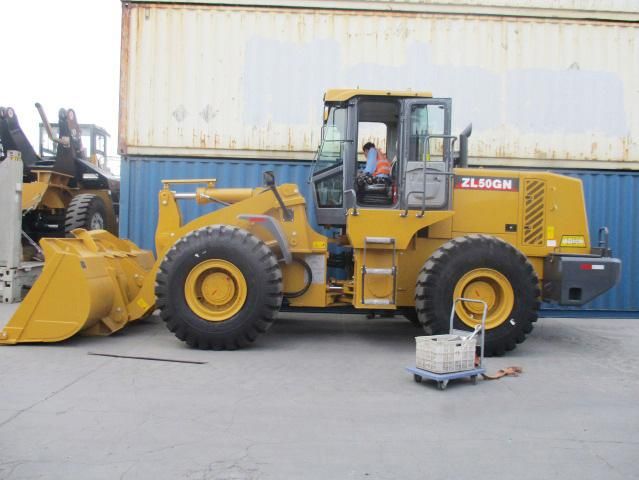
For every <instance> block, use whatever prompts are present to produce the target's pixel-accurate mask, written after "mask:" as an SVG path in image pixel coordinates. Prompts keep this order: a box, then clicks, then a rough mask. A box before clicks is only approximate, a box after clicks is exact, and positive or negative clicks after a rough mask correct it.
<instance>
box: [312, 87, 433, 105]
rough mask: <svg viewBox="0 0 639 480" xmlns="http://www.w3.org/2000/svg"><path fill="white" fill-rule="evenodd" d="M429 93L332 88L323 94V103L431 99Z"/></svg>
mask: <svg viewBox="0 0 639 480" xmlns="http://www.w3.org/2000/svg"><path fill="white" fill-rule="evenodd" d="M432 96H433V94H432V93H431V92H413V91H412V90H360V89H359V88H332V89H330V90H326V93H325V94H324V101H325V102H345V101H347V100H350V99H351V98H353V97H408V98H414V97H422V98H432Z"/></svg>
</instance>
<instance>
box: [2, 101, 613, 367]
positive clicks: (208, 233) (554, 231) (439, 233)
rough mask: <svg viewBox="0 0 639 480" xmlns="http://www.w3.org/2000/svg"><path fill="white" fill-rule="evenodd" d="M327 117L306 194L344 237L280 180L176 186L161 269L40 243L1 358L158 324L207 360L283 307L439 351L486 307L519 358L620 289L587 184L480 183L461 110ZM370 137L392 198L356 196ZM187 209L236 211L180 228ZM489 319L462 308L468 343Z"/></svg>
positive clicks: (129, 255)
mask: <svg viewBox="0 0 639 480" xmlns="http://www.w3.org/2000/svg"><path fill="white" fill-rule="evenodd" d="M324 100H325V110H324V126H323V135H322V144H321V147H320V149H319V152H318V157H317V159H316V162H315V164H314V167H313V172H312V176H311V179H310V182H311V192H312V195H313V199H312V204H313V205H314V208H315V216H316V218H317V221H318V223H319V224H320V225H321V226H324V227H330V229H331V231H332V232H334V235H330V236H329V235H325V234H322V233H319V232H318V231H316V230H315V229H314V228H313V227H312V226H311V224H310V223H309V221H308V217H307V202H306V199H305V198H304V196H303V195H302V193H301V192H300V188H299V186H298V185H294V184H284V185H276V182H275V179H274V178H273V175H272V174H270V173H269V172H266V173H265V175H264V185H263V186H262V187H258V188H231V189H226V188H216V180H215V179H203V180H191V181H189V180H186V181H185V180H175V181H172V180H166V181H164V185H163V188H162V189H161V190H160V192H159V198H158V201H159V219H158V225H157V231H156V237H155V246H156V251H157V258H154V257H153V255H152V254H151V253H150V252H148V251H143V250H140V249H139V248H138V247H136V246H135V245H134V244H132V243H131V242H129V241H126V240H121V239H118V238H116V237H115V236H113V235H110V234H109V233H107V232H104V231H97V232H87V231H85V230H75V231H74V232H73V233H74V235H75V237H76V238H74V239H43V240H42V242H41V243H42V247H43V249H44V251H45V256H46V263H45V269H44V272H43V275H42V276H41V278H40V279H39V280H38V282H37V283H36V285H35V286H34V287H33V289H32V290H31V292H30V293H29V295H28V296H27V298H26V299H25V301H24V302H23V304H22V305H21V306H20V308H19V309H18V311H17V312H16V314H15V316H14V317H13V319H12V320H11V321H10V322H9V324H8V325H7V326H6V327H5V328H4V330H2V331H1V332H0V343H5V344H15V343H18V342H39V341H42V342H51V341H59V340H63V339H65V338H68V337H70V336H72V335H74V334H75V333H79V332H80V333H85V334H108V333H111V332H113V331H116V330H119V329H121V328H122V327H123V326H125V325H126V324H127V323H128V322H131V321H134V320H137V319H139V318H142V317H145V316H147V315H149V314H151V313H152V312H154V311H155V310H157V309H159V311H160V315H161V317H162V319H163V320H164V321H165V322H166V324H167V326H168V328H169V329H170V330H171V331H172V332H173V333H174V334H175V335H176V336H177V337H178V338H179V339H181V340H184V341H185V342H187V343H188V344H189V345H191V346H193V347H197V348H202V349H235V348H238V347H243V346H246V345H248V344H250V343H251V342H253V341H254V340H255V339H256V338H257V337H258V336H259V335H260V334H261V333H264V332H265V331H266V330H268V328H269V327H270V326H271V325H272V323H273V321H274V320H275V318H276V316H277V312H278V311H279V310H280V309H281V308H282V307H286V308H288V309H301V310H303V309H313V310H315V311H317V310H322V309H330V310H331V311H332V312H336V311H347V310H348V311H353V310H354V309H355V310H359V311H366V312H370V311H381V312H398V313H402V314H404V315H406V316H407V317H409V318H411V319H412V320H413V321H414V322H416V323H418V324H420V325H422V326H424V327H426V328H427V329H428V330H429V331H432V332H435V333H438V332H444V331H446V330H447V329H448V320H449V312H450V309H451V306H452V302H453V298H459V297H463V298H471V299H481V300H483V301H485V302H486V303H487V305H488V314H487V318H486V326H487V335H486V350H487V353H489V354H495V355H499V354H503V353H504V352H505V351H507V350H512V349H513V348H515V346H516V345H517V344H518V343H520V342H523V341H524V339H525V338H526V335H527V334H528V333H530V332H531V330H532V329H533V325H534V322H535V321H536V320H537V312H538V309H539V305H540V302H541V301H542V300H545V301H551V302H557V303H559V304H562V305H582V304H584V303H586V302H588V301H590V300H592V299H593V298H594V297H596V296H597V295H599V294H601V293H603V292H605V291H606V290H608V289H610V288H611V287H612V286H614V285H615V284H616V283H617V281H618V279H619V275H620V261H619V260H618V259H615V258H612V257H611V253H610V250H609V249H608V248H607V244H606V243H607V242H606V235H602V238H601V241H600V242H599V244H598V245H597V246H596V247H593V246H592V245H591V240H590V236H589V233H588V223H587V219H586V210H585V206H584V196H583V191H582V185H581V182H580V181H578V180H576V179H573V178H569V177H565V176H561V175H556V174H553V173H548V172H542V171H521V170H500V169H483V168H467V139H468V137H469V135H470V128H467V129H466V130H465V131H464V132H462V134H461V135H460V136H459V151H458V152H456V151H455V148H454V147H455V143H456V141H457V140H458V139H457V137H455V136H453V135H452V134H451V100H450V99H447V98H432V96H431V94H430V93H415V92H385V91H365V90H329V91H328V92H327V93H326V95H325V98H324ZM370 123H378V124H383V125H384V126H385V131H386V139H385V140H386V145H387V152H386V153H387V156H388V159H391V160H392V171H391V178H390V180H389V181H384V182H376V181H372V182H371V181H364V182H358V181H357V178H358V161H357V157H358V151H357V150H358V148H357V145H358V143H359V142H358V140H361V139H360V138H359V136H358V130H359V129H360V128H363V124H370ZM177 184H182V187H184V184H192V185H193V188H192V190H191V192H190V193H177V192H176V191H174V189H175V188H176V187H175V185H177ZM197 184H199V186H197ZM186 201H196V202H198V203H201V204H205V203H216V204H221V205H223V207H222V208H219V209H217V210H215V211H213V212H210V213H207V214H205V215H203V216H201V217H199V218H197V219H195V220H193V221H190V222H188V223H184V222H183V221H182V218H181V214H180V206H179V204H180V202H186ZM329 267H330V269H329ZM70 284H72V285H74V288H73V289H72V290H70V289H68V288H66V286H67V285H70ZM476 305H477V304H476V303H470V302H459V303H458V304H457V306H456V316H455V327H456V328H462V329H467V330H472V329H473V328H474V327H475V326H476V325H477V324H478V323H479V322H480V321H481V320H480V319H481V311H480V309H479V308H477V307H476ZM63 307H64V308H63Z"/></svg>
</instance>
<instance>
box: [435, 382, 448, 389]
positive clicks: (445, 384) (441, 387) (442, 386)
mask: <svg viewBox="0 0 639 480" xmlns="http://www.w3.org/2000/svg"><path fill="white" fill-rule="evenodd" d="M447 386H448V380H444V381H443V382H437V388H439V389H440V390H446V387H447Z"/></svg>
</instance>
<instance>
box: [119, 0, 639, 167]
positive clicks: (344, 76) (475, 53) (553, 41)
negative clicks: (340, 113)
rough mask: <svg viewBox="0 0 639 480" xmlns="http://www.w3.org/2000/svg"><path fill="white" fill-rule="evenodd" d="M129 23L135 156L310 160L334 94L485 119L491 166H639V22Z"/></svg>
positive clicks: (481, 136) (124, 92)
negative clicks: (426, 98)
mask: <svg viewBox="0 0 639 480" xmlns="http://www.w3.org/2000/svg"><path fill="white" fill-rule="evenodd" d="M274 3H278V2H274ZM280 3H281V2H280ZM284 3H287V4H291V2H284ZM299 3H300V4H302V3H305V2H299ZM331 3H338V2H331ZM346 3H351V2H344V4H346ZM355 3H357V2H355ZM359 3H361V2H359ZM409 3H419V2H409ZM458 3H462V2H458ZM467 3H470V4H472V3H477V2H472V1H470V2H467ZM496 3H500V2H496ZM502 3H503V2H502ZM541 3H543V4H545V5H547V6H548V5H552V4H554V5H555V6H559V7H561V5H563V4H566V6H568V5H570V4H572V5H573V6H575V7H579V6H582V7H583V6H590V7H591V8H593V9H595V10H596V9H597V7H596V5H595V3H593V2H590V3H588V2H583V1H581V2H577V1H576V0H574V1H573V2H570V1H565V2H555V1H553V2H541ZM541 3H540V4H541ZM605 3H606V5H607V4H609V3H610V2H605ZM613 3H614V2H613ZM610 5H612V4H610ZM619 5H626V4H619ZM604 7H605V5H603V6H602V9H603V8H604ZM522 8H524V7H523V6H522ZM629 8H630V7H629ZM637 9H638V8H637V7H635V10H637ZM556 10H560V8H559V9H557V8H556ZM123 11H124V13H123V15H124V18H123V41H122V44H123V45H122V79H121V106H120V107H121V108H120V148H121V153H123V154H124V153H127V154H129V155H134V154H137V155H167V156H204V157H212V156H214V157H225V156H236V157H246V158H278V159H281V158H304V156H309V155H310V152H312V151H314V150H315V149H316V147H317V144H318V142H319V133H320V124H321V112H322V95H323V92H324V90H325V89H327V88H330V87H354V86H359V87H361V88H373V89H375V88H378V89H406V88H409V89H413V90H431V91H433V92H434V93H435V95H437V96H446V97H452V98H453V106H454V110H453V121H454V124H455V126H454V131H459V130H461V129H462V128H463V127H464V126H465V125H466V124H467V123H469V122H471V121H472V122H473V124H474V132H473V138H472V142H471V144H470V148H471V150H470V155H471V157H475V162H476V163H479V164H487V165H490V164H504V162H505V161H507V162H508V164H510V165H519V166H523V165H540V164H541V165H543V166H552V167H580V168H581V167H583V166H591V167H592V166H595V164H596V163H597V162H596V161H599V163H600V164H599V166H597V167H596V168H639V109H636V108H634V106H635V105H639V62H637V61H636V59H637V58H638V57H639V34H638V32H639V27H638V26H637V23H623V22H618V23H616V22H598V21H585V20H584V21H577V20H556V19H543V18H542V19H540V18H514V17H508V16H491V15H489V16H479V15H475V16H473V15H446V14H421V13H396V12H394V11H393V12H390V11H384V12H376V11H358V12H351V11H330V10H324V9H320V10H308V9H283V8H233V7H228V6H219V5H209V6H206V5H195V4H193V5H184V4H179V5H168V4H162V5H149V4H125V7H124V10H123ZM595 16H596V15H595Z"/></svg>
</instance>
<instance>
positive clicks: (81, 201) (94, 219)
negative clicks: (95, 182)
mask: <svg viewBox="0 0 639 480" xmlns="http://www.w3.org/2000/svg"><path fill="white" fill-rule="evenodd" d="M76 228H84V229H85V230H107V229H108V224H107V209H106V205H104V201H103V200H102V199H101V198H100V197H98V196H97V195H93V194H92V193H81V194H80V195H76V196H75V197H73V198H72V199H71V201H70V202H69V206H68V207H67V211H66V213H65V220H64V232H65V233H66V234H67V236H70V234H71V231H72V230H75V229H76Z"/></svg>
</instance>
